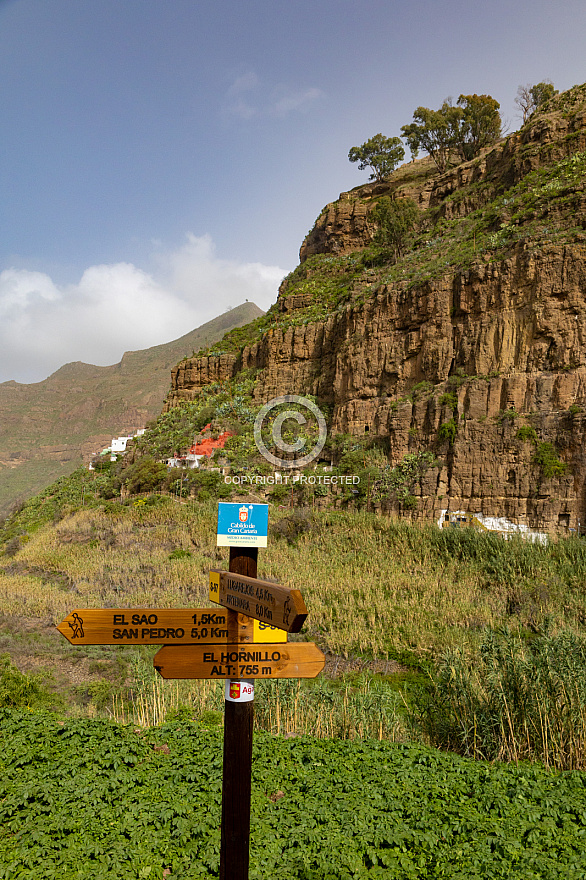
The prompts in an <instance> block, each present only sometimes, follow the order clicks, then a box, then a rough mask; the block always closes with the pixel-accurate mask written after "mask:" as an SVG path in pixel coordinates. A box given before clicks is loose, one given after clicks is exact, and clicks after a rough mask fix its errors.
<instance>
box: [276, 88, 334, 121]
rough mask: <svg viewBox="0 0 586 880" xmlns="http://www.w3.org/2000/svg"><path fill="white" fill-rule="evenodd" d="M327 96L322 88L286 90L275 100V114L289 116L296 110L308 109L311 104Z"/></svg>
mask: <svg viewBox="0 0 586 880" xmlns="http://www.w3.org/2000/svg"><path fill="white" fill-rule="evenodd" d="M323 97H325V95H324V93H323V92H322V91H321V89H306V90H305V91H304V92H290V91H286V92H285V93H284V94H282V95H281V97H279V98H276V99H275V100H274V102H273V112H274V114H275V116H280V117H284V116H288V115H289V114H290V113H292V112H293V111H294V110H306V109H307V108H308V107H309V106H310V105H311V104H313V103H315V101H318V100H319V99H320V98H323Z"/></svg>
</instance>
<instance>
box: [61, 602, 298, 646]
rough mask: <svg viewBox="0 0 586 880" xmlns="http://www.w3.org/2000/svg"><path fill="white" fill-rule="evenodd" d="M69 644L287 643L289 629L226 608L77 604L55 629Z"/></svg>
mask: <svg viewBox="0 0 586 880" xmlns="http://www.w3.org/2000/svg"><path fill="white" fill-rule="evenodd" d="M57 629H58V630H59V632H60V633H61V635H62V636H65V638H66V639H67V641H68V642H71V644H72V645H165V644H167V643H168V644H171V645H193V644H212V645H213V644H230V643H233V642H235V643H236V644H240V643H243V644H248V643H256V642H259V643H262V642H286V641H287V633H286V632H285V631H284V630H282V629H278V628H277V627H275V626H272V625H271V624H269V623H266V622H261V621H259V620H252V619H251V618H250V617H248V616H246V615H244V614H238V615H236V617H232V616H231V615H230V614H229V613H228V611H227V610H226V609H224V608H76V609H75V611H72V612H71V613H70V614H68V615H67V617H66V618H65V620H62V621H61V623H60V624H59V626H58V627H57Z"/></svg>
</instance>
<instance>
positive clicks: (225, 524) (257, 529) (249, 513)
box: [217, 501, 269, 547]
mask: <svg viewBox="0 0 586 880" xmlns="http://www.w3.org/2000/svg"><path fill="white" fill-rule="evenodd" d="M268 531H269V505H268V504H231V503H226V502H223V501H220V502H219V503H218V541H217V546H218V547H266V546H267V535H268Z"/></svg>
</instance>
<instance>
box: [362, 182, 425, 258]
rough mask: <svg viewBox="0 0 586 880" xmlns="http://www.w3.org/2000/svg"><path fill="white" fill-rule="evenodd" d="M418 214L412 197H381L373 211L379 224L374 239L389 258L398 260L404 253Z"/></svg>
mask: <svg viewBox="0 0 586 880" xmlns="http://www.w3.org/2000/svg"><path fill="white" fill-rule="evenodd" d="M418 215H419V209H418V208H417V205H416V204H415V202H414V201H413V200H412V199H390V198H389V197H388V196H384V197H383V198H382V199H379V201H378V202H377V204H376V207H375V209H374V210H373V212H372V219H373V220H374V222H375V223H376V225H377V231H376V233H375V235H374V239H373V241H374V245H375V246H377V247H379V248H380V250H381V253H382V255H383V256H386V258H387V260H388V259H393V260H397V259H398V258H399V257H400V256H401V255H402V253H403V252H404V250H405V245H406V242H407V239H408V236H409V233H410V232H411V231H412V230H413V228H414V227H415V225H416V223H417V218H418Z"/></svg>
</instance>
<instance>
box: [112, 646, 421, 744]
mask: <svg viewBox="0 0 586 880" xmlns="http://www.w3.org/2000/svg"><path fill="white" fill-rule="evenodd" d="M254 704H255V726H256V729H257V730H265V731H268V732H269V733H272V734H276V735H279V736H302V735H311V736H315V737H318V738H334V737H335V738H338V739H357V738H360V739H365V738H368V739H378V740H383V739H384V740H391V741H403V740H405V739H407V738H408V737H407V722H406V720H405V718H404V713H403V711H402V704H401V700H400V698H399V696H398V694H397V693H396V691H394V690H393V689H392V687H391V686H390V685H389V684H388V683H387V682H385V681H384V680H382V679H378V678H376V677H373V676H368V675H360V676H357V677H356V678H355V679H353V680H351V681H350V680H334V681H328V680H327V679H319V680H318V681H316V682H304V681H301V680H300V679H283V680H278V679H272V680H271V679H269V680H266V681H257V682H256V686H255V700H254ZM223 710H224V682H223V681H208V680H203V681H194V682H192V681H189V682H187V681H165V680H163V679H161V678H159V677H158V676H154V675H153V674H152V670H151V668H150V667H149V666H147V664H146V663H145V662H144V661H142V660H137V662H136V663H135V664H134V680H133V682H132V684H131V687H130V688H129V691H128V695H127V696H126V697H123V696H121V695H117V696H115V698H114V701H113V706H112V710H111V715H112V718H113V719H114V720H115V721H117V722H119V723H122V724H134V725H137V726H138V727H153V726H155V725H158V724H162V723H163V722H164V721H166V720H169V718H171V717H173V716H174V715H177V714H178V713H183V714H184V715H185V716H186V717H187V718H188V719H190V720H192V721H198V722H200V723H203V724H204V725H207V726H209V725H215V724H220V723H222V719H223Z"/></svg>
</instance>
